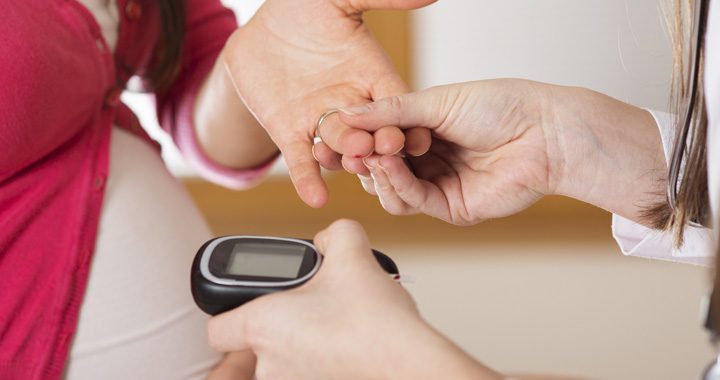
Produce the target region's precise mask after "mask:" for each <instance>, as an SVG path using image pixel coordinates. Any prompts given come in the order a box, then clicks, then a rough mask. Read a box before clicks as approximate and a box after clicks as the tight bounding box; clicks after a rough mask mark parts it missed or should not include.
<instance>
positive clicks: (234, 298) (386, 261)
mask: <svg viewBox="0 0 720 380" xmlns="http://www.w3.org/2000/svg"><path fill="white" fill-rule="evenodd" d="M221 238H222V237H217V238H215V239H212V240H209V241H207V242H206V243H205V244H203V246H202V247H200V249H199V250H198V252H197V254H196V255H195V259H194V260H193V263H192V269H191V271H190V288H191V291H192V296H193V299H194V300H195V303H196V304H197V305H198V307H200V309H201V310H202V311H204V312H206V313H208V314H210V315H217V314H220V313H224V312H226V311H228V310H231V309H234V308H236V307H238V306H240V305H242V304H244V303H246V302H248V301H251V300H253V299H255V298H257V297H260V296H262V295H265V294H268V293H274V292H277V291H281V290H287V289H292V288H296V287H298V286H300V285H302V284H304V283H305V282H307V281H309V279H308V280H306V281H303V282H300V283H297V284H294V285H291V286H272V287H255V286H232V285H223V284H218V283H215V282H212V281H210V280H209V279H207V278H205V276H203V275H202V272H201V270H200V261H201V258H202V253H203V252H204V251H205V248H207V246H208V245H210V243H212V242H213V241H215V240H216V239H221ZM298 240H304V241H307V242H309V243H312V241H311V240H307V239H298ZM373 254H374V255H375V259H376V260H377V262H378V264H380V266H381V267H382V268H383V269H384V270H385V271H386V272H387V273H388V274H399V273H400V272H399V270H398V267H397V265H395V262H394V261H393V260H392V259H391V258H390V257H388V256H387V255H385V254H384V253H382V252H380V251H376V250H374V249H373ZM311 278H312V277H311Z"/></svg>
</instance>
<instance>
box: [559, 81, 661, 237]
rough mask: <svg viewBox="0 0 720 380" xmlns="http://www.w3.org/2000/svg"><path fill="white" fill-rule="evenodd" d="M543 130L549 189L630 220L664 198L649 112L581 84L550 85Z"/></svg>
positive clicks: (657, 138)
mask: <svg viewBox="0 0 720 380" xmlns="http://www.w3.org/2000/svg"><path fill="white" fill-rule="evenodd" d="M552 94H553V95H552V100H551V101H550V104H551V112H548V114H549V115H551V116H550V117H548V118H547V120H548V123H549V124H548V125H547V126H546V129H547V130H549V131H551V132H548V136H551V137H552V139H551V140H552V141H553V142H554V146H553V145H552V144H549V147H548V148H549V149H553V150H555V151H556V159H555V160H554V161H553V160H550V161H551V164H550V178H552V180H551V183H553V184H555V185H554V187H553V188H552V193H553V194H557V195H564V196H569V197H572V198H575V199H578V200H581V201H584V202H587V203H590V204H593V205H595V206H598V207H601V208H603V209H605V210H608V211H610V212H612V213H615V214H619V215H622V216H624V217H626V218H628V219H631V220H634V221H636V222H641V223H642V222H643V213H644V211H645V209H646V208H647V207H649V206H652V205H654V204H655V203H657V202H662V201H663V200H664V199H665V195H664V194H665V193H664V189H665V184H666V178H667V166H666V163H665V157H664V154H663V149H662V142H661V140H660V133H659V130H658V128H657V125H656V123H655V119H654V118H653V117H652V115H651V114H650V113H649V112H647V111H645V110H643V109H641V108H638V107H635V106H633V105H630V104H627V103H624V102H620V101H618V100H616V99H613V98H611V97H609V96H606V95H603V94H600V93H598V92H595V91H591V90H588V89H583V88H574V87H562V86H553V87H552Z"/></svg>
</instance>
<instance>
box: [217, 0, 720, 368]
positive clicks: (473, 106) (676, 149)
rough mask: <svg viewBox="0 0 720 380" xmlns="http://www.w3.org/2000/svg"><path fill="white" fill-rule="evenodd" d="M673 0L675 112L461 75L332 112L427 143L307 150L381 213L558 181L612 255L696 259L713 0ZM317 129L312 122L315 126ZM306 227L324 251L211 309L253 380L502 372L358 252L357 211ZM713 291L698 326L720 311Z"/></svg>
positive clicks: (717, 116)
mask: <svg viewBox="0 0 720 380" xmlns="http://www.w3.org/2000/svg"><path fill="white" fill-rule="evenodd" d="M677 6H678V11H677V12H678V14H677V20H678V23H676V25H681V26H682V25H684V26H686V27H687V28H686V29H684V30H687V31H688V34H689V35H690V36H691V38H689V40H690V41H692V42H691V43H690V44H685V45H682V44H680V42H676V43H677V46H678V47H679V48H680V49H678V50H679V51H683V52H685V53H687V55H683V56H682V57H688V58H683V61H684V64H683V65H680V64H678V65H676V67H677V68H685V71H684V72H679V73H677V74H678V75H677V77H676V78H677V79H678V80H679V82H678V83H676V84H675V89H676V91H677V92H676V96H677V97H678V99H677V100H678V101H677V107H676V109H675V110H674V111H675V113H676V116H677V118H673V117H672V116H668V115H664V114H661V113H657V112H649V111H646V110H643V109H640V108H638V107H635V106H632V105H630V104H626V103H623V102H620V101H618V100H615V99H612V98H610V97H608V96H605V95H603V94H600V93H597V92H594V91H591V90H587V89H582V88H572V87H562V86H555V85H550V84H544V83H538V82H530V81H525V80H510V79H507V80H490V81H480V82H473V83H463V84H456V85H449V86H441V87H436V88H431V89H429V90H425V91H420V92H417V93H411V94H407V95H402V96H395V97H391V98H387V99H382V100H379V101H376V102H374V103H370V104H364V105H358V106H353V107H346V108H343V109H342V110H341V112H339V113H338V114H337V115H338V116H339V119H340V120H341V121H342V122H343V123H344V125H346V126H347V125H349V126H352V127H354V128H358V129H360V130H365V131H371V132H372V131H378V130H382V129H383V128H389V127H391V126H397V127H399V128H401V129H405V128H417V127H424V128H428V129H430V130H432V136H433V140H432V145H431V147H430V150H429V152H428V153H426V154H424V155H421V156H419V157H415V156H414V155H412V154H406V157H401V156H400V155H373V156H371V157H367V158H365V159H364V160H363V159H356V158H354V157H349V156H348V155H344V156H342V157H341V155H340V154H342V153H344V152H343V151H341V150H340V151H338V154H336V155H332V154H328V155H323V156H322V157H318V158H319V161H320V163H321V164H322V165H323V166H328V167H333V166H336V165H337V164H338V162H340V160H342V162H343V164H344V166H345V167H346V168H348V169H352V170H351V171H353V172H356V173H359V174H361V176H362V177H361V179H362V182H363V185H364V187H365V189H366V190H367V191H368V192H370V193H373V194H377V196H378V197H379V199H380V202H381V203H382V205H383V207H384V208H385V209H386V210H388V211H389V212H391V213H393V214H410V213H419V212H422V213H425V214H428V215H432V216H435V217H438V218H442V219H443V220H445V221H447V222H450V223H453V224H458V225H467V224H473V223H477V222H479V221H482V220H484V219H488V218H495V217H502V216H505V215H509V214H512V213H515V212H518V211H520V210H522V209H524V208H526V207H528V206H529V205H531V204H532V203H534V202H535V201H537V200H538V199H540V198H541V197H543V196H544V195H547V194H561V195H566V196H570V197H574V198H576V199H579V200H583V201H585V202H588V203H591V204H594V205H596V206H598V207H601V208H604V209H606V210H609V211H611V212H612V213H613V214H614V215H615V216H614V223H613V224H614V225H613V229H614V233H615V236H616V238H617V240H618V242H619V243H620V246H621V248H622V250H623V251H625V252H626V253H628V254H631V255H638V256H646V257H656V258H660V259H666V260H673V261H678V262H689V263H696V264H709V263H710V262H711V261H712V259H711V257H712V256H713V254H714V253H715V251H716V249H717V248H716V245H715V242H714V241H713V240H714V237H715V235H716V234H717V231H711V230H710V229H709V226H711V225H715V226H717V223H719V222H720V220H719V219H718V218H720V209H719V208H718V206H720V205H719V204H718V202H719V201H720V1H718V0H712V1H697V2H695V3H694V6H693V7H691V8H689V9H687V8H685V9H684V8H683V6H682V5H681V4H680V2H678V4H677ZM682 30H683V29H680V30H678V31H676V33H679V34H680V36H678V38H677V41H682V40H683V38H682V36H683V34H682ZM333 117H334V116H333ZM336 123H339V121H336ZM332 133H333V132H332V128H331V127H326V126H325V124H321V125H320V126H319V134H320V137H324V136H326V135H328V134H332ZM676 136H677V137H676ZM402 144H403V140H402V136H400V135H399V134H396V133H394V132H393V133H386V134H383V135H380V136H378V135H375V145H376V146H378V145H384V146H391V147H393V148H398V147H402ZM320 149H321V150H323V149H326V147H324V146H323V147H321V148H320ZM358 163H359V164H358ZM365 168H367V169H365ZM668 173H669V174H668ZM366 174H369V175H366ZM708 182H709V186H708ZM708 189H709V190H708ZM708 194H709V197H708ZM711 205H712V207H711ZM711 210H712V212H711ZM659 227H664V228H665V229H666V232H662V231H660V230H659V229H658V228H659ZM716 228H717V227H716ZM315 239H316V240H315V241H316V243H317V244H318V247H319V249H320V250H321V251H322V252H323V253H324V254H325V256H326V261H325V264H324V265H323V267H322V268H321V270H320V271H319V272H318V274H317V276H316V277H315V278H314V279H312V280H311V281H310V282H308V283H307V284H306V285H304V286H302V287H300V288H297V289H294V290H292V291H288V292H284V293H277V294H273V295H270V296H266V297H261V298H259V299H256V300H254V301H252V302H250V303H248V304H246V305H244V306H242V307H240V308H238V309H235V310H233V311H230V312H227V313H225V314H222V315H219V316H217V317H215V318H213V319H212V320H211V321H210V324H209V334H210V341H211V343H212V344H213V345H214V346H215V347H217V348H219V349H222V350H224V351H240V350H246V355H245V360H246V362H245V363H244V364H245V365H247V366H248V367H250V366H253V365H254V366H256V370H255V374H256V376H257V377H258V379H259V380H263V379H279V378H293V379H438V378H444V379H445V378H446V379H475V380H478V379H507V377H504V376H503V375H501V374H499V373H496V372H494V371H492V370H491V369H489V368H488V367H486V366H485V365H484V364H482V363H480V362H479V361H477V360H476V359H474V358H471V357H469V356H468V355H467V354H466V353H464V352H462V351H461V350H460V349H459V348H458V347H457V346H455V345H454V344H453V343H452V342H449V341H448V340H447V339H446V338H444V337H442V336H441V335H440V334H439V333H437V332H436V331H435V330H434V329H433V328H432V327H430V326H429V325H428V324H427V323H426V322H425V321H423V320H422V318H421V317H420V316H419V315H418V312H417V310H416V308H415V306H414V304H413V302H412V300H411V298H410V297H409V296H408V294H407V293H406V292H405V291H404V290H402V288H401V287H399V286H397V285H396V284H395V283H393V282H392V281H391V280H389V279H388V278H387V276H386V275H384V273H383V271H382V270H381V269H380V268H379V267H378V266H377V265H376V264H374V262H373V259H372V256H371V254H370V250H369V245H368V242H367V237H366V236H365V234H364V232H363V230H362V228H361V227H360V226H359V225H358V224H356V223H354V222H350V221H339V222H336V223H334V224H333V225H331V226H330V227H329V228H328V229H326V230H325V231H323V232H321V233H319V234H318V235H317V236H316V238H315ZM676 243H677V244H678V245H677V247H675V245H676ZM716 257H717V255H716ZM716 278H718V276H716ZM716 283H717V281H716ZM718 289H720V287H718ZM718 293H720V292H715V293H714V295H713V297H712V302H711V308H710V311H711V312H710V313H709V318H710V322H711V323H710V325H711V328H712V327H713V325H715V326H717V325H719V324H718V322H720V321H718V318H720V313H718V310H719V307H720V302H719V301H718V300H717V299H716V298H717V295H718ZM713 330H714V329H711V331H713ZM712 335H713V338H714V337H715V336H716V334H715V333H713V334H712ZM713 343H714V340H713ZM478 359H480V360H482V358H478ZM254 360H256V363H254ZM490 364H492V363H490ZM702 370H703V369H701V368H698V374H700V373H701V372H702ZM250 372H252V371H251V370H249V373H250ZM702 378H703V379H718V378H720V371H718V370H717V369H715V368H714V366H713V365H711V367H709V369H708V370H707V371H706V372H705V373H704V374H703V377H702Z"/></svg>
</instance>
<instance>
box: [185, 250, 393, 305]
mask: <svg viewBox="0 0 720 380" xmlns="http://www.w3.org/2000/svg"><path fill="white" fill-rule="evenodd" d="M373 254H374V255H375V258H376V259H377V261H378V263H379V264H380V266H381V267H382V268H383V269H384V270H385V271H386V272H388V273H389V274H391V275H398V274H399V272H398V268H397V266H396V265H395V262H393V261H392V259H390V258H389V257H388V256H386V255H385V254H383V253H382V252H379V251H375V250H373ZM321 263H322V255H320V253H319V252H318V251H317V249H315V246H314V245H313V244H312V242H311V241H309V240H301V239H288V238H278V237H265V236H225V237H219V238H215V239H212V240H210V241H208V242H207V243H205V244H204V245H203V246H202V247H200V250H199V251H198V253H197V255H196V256H195V260H194V261H193V265H192V271H191V274H190V283H191V287H192V295H193V299H195V303H197V305H198V306H199V307H200V309H202V310H203V311H204V312H206V313H208V314H210V315H216V314H220V313H222V312H225V311H228V310H230V309H234V308H236V307H238V306H240V305H242V304H244V303H245V302H248V301H250V300H252V299H254V298H256V297H259V296H261V295H264V294H268V293H273V292H276V291H280V290H286V289H291V288H294V287H297V286H300V285H302V284H304V283H305V282H307V281H308V280H310V279H311V278H312V277H313V276H314V275H315V273H317V271H318V269H319V268H320V264H321Z"/></svg>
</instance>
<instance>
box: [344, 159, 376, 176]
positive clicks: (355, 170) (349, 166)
mask: <svg viewBox="0 0 720 380" xmlns="http://www.w3.org/2000/svg"><path fill="white" fill-rule="evenodd" d="M342 167H343V168H345V171H347V172H348V173H350V174H362V175H370V172H369V171H368V169H367V167H366V166H365V164H364V163H363V159H362V158H354V157H349V156H347V155H345V156H342Z"/></svg>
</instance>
